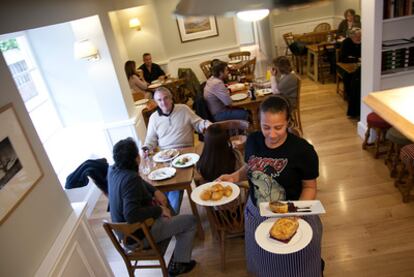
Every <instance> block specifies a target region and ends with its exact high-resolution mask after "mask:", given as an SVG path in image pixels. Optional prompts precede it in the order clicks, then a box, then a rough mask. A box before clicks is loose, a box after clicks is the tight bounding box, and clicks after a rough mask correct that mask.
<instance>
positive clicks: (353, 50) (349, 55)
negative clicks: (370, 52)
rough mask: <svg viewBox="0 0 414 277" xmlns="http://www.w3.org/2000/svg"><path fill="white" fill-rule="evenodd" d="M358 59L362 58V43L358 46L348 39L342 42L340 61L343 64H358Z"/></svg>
mask: <svg viewBox="0 0 414 277" xmlns="http://www.w3.org/2000/svg"><path fill="white" fill-rule="evenodd" d="M358 58H361V43H359V44H357V43H354V42H353V41H352V39H351V38H346V39H345V40H344V41H343V42H342V47H341V55H340V57H339V61H340V62H343V63H356V62H358Z"/></svg>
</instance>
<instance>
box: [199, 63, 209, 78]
mask: <svg viewBox="0 0 414 277" xmlns="http://www.w3.org/2000/svg"><path fill="white" fill-rule="evenodd" d="M200 68H201V70H202V71H203V73H204V76H206V79H208V78H210V77H211V75H212V74H211V61H205V62H202V63H200Z"/></svg>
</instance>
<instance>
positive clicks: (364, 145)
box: [362, 125, 371, 150]
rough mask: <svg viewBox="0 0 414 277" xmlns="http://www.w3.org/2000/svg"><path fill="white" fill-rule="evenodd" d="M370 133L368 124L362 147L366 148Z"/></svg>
mask: <svg viewBox="0 0 414 277" xmlns="http://www.w3.org/2000/svg"><path fill="white" fill-rule="evenodd" d="M370 133H371V126H369V125H368V128H367V131H366V132H365V139H364V142H363V143H362V149H364V150H366V149H367V146H368V140H369V135H370Z"/></svg>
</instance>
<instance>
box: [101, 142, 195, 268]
mask: <svg viewBox="0 0 414 277" xmlns="http://www.w3.org/2000/svg"><path fill="white" fill-rule="evenodd" d="M113 158H114V161H115V164H114V165H113V166H111V167H110V168H109V170H108V189H109V205H110V207H111V209H110V212H111V218H112V221H113V222H128V223H131V224H132V223H135V222H143V221H144V220H146V219H148V218H153V219H155V223H154V224H153V225H152V228H151V234H152V236H153V237H154V239H155V241H156V242H157V243H159V242H161V241H163V240H165V239H168V238H171V237H172V236H175V238H176V240H177V242H176V246H175V250H174V255H173V258H172V259H173V260H172V261H171V263H170V265H169V267H168V271H169V274H170V275H172V276H176V275H179V274H182V273H186V272H190V271H191V270H192V269H193V268H194V266H195V264H196V262H195V261H194V260H191V251H192V243H193V239H194V236H195V232H196V220H195V217H194V216H193V215H178V216H171V211H170V209H169V208H168V202H167V199H166V197H165V195H164V194H163V193H162V192H160V191H159V190H157V189H156V188H155V187H153V186H151V185H150V184H147V183H146V182H143V180H142V179H141V177H140V176H139V174H138V164H139V153H138V148H137V146H136V144H135V142H134V141H133V139H132V138H127V139H124V140H121V141H119V142H118V143H116V144H115V145H114V148H113ZM135 235H136V236H137V237H138V238H140V239H144V242H146V240H145V236H144V234H143V233H142V231H141V230H140V231H138V232H137V233H136V234H135Z"/></svg>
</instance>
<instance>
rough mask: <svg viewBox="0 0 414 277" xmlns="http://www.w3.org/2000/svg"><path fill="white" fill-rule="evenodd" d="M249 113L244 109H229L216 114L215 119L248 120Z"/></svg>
mask: <svg viewBox="0 0 414 277" xmlns="http://www.w3.org/2000/svg"><path fill="white" fill-rule="evenodd" d="M248 117H249V113H248V112H247V111H246V110H243V109H228V110H225V111H223V112H219V113H217V114H215V115H214V120H215V121H223V120H230V119H239V120H247V119H248Z"/></svg>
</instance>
